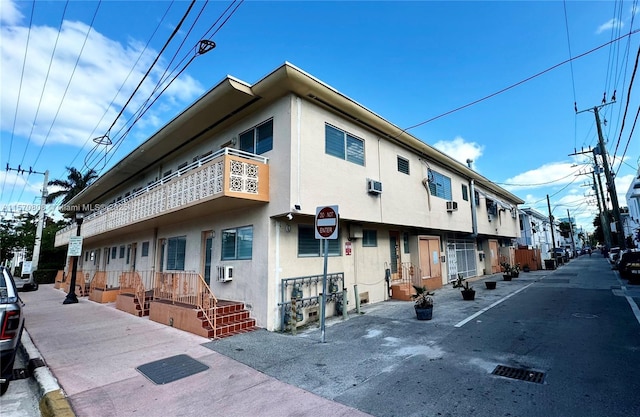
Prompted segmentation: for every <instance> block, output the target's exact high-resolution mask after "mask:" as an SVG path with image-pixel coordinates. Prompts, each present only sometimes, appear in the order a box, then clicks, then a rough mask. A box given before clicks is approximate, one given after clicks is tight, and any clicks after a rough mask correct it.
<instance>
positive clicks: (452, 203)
mask: <svg viewBox="0 0 640 417" xmlns="http://www.w3.org/2000/svg"><path fill="white" fill-rule="evenodd" d="M456 210H458V203H457V202H455V201H447V211H449V212H451V211H456Z"/></svg>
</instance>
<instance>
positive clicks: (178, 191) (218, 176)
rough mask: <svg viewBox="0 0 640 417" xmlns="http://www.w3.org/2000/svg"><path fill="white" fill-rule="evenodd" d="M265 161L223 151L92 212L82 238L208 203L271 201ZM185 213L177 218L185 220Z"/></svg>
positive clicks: (63, 237) (61, 241)
mask: <svg viewBox="0 0 640 417" xmlns="http://www.w3.org/2000/svg"><path fill="white" fill-rule="evenodd" d="M267 162H268V159H267V158H265V157H262V156H259V155H254V154H250V153H247V152H243V151H240V150H237V149H231V148H224V149H221V150H219V151H218V152H215V153H213V154H211V155H209V156H207V157H205V158H202V159H200V160H198V161H196V162H194V163H192V164H190V165H187V166H186V167H184V168H182V169H180V170H178V171H177V172H174V173H173V174H171V175H168V176H166V177H164V178H162V179H161V180H159V181H156V182H155V183H152V184H149V185H148V186H147V187H145V188H143V189H141V190H138V191H137V192H135V193H134V194H132V195H130V196H129V197H127V198H126V199H124V200H122V201H119V202H117V203H114V204H109V205H108V206H103V207H99V206H97V207H92V208H95V209H96V210H94V211H93V212H91V214H89V215H88V216H87V217H85V219H84V223H83V224H82V236H83V237H84V238H88V237H91V236H96V235H100V234H103V233H107V232H110V231H113V230H117V229H120V228H123V227H130V226H132V225H135V224H141V223H142V222H145V221H147V220H151V219H155V218H158V217H160V216H168V215H170V214H171V213H175V212H177V211H179V210H185V209H192V210H196V209H197V207H198V206H200V205H202V204H204V203H207V202H211V201H224V200H228V202H229V204H232V201H233V202H235V203H237V202H238V201H239V202H240V204H242V201H244V202H251V201H253V202H268V201H269V165H267ZM186 214H188V213H180V216H181V217H184V215H186ZM75 231H76V226H75V224H72V225H70V226H68V227H66V228H65V229H62V230H61V231H59V232H58V233H57V234H56V240H55V246H64V245H67V244H68V243H69V237H70V236H72V235H75Z"/></svg>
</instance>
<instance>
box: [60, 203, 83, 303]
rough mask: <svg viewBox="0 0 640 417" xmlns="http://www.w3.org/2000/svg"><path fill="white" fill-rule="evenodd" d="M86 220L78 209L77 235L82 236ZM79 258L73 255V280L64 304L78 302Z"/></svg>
mask: <svg viewBox="0 0 640 417" xmlns="http://www.w3.org/2000/svg"><path fill="white" fill-rule="evenodd" d="M83 220H84V213H82V212H80V211H78V212H76V224H77V225H78V228H77V229H76V236H80V229H81V227H82V221H83ZM78 258H79V256H74V257H73V266H72V267H71V282H70V283H69V293H68V294H67V297H66V298H65V299H64V301H63V302H62V304H75V303H77V302H78V296H77V295H76V275H77V274H78Z"/></svg>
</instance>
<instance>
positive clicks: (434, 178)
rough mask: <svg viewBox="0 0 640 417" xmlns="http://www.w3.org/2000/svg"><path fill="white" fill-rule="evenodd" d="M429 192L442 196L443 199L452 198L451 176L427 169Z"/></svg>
mask: <svg viewBox="0 0 640 417" xmlns="http://www.w3.org/2000/svg"><path fill="white" fill-rule="evenodd" d="M429 192H430V193H431V195H433V196H436V197H440V198H444V199H445V200H452V198H451V178H449V177H447V176H446V175H442V174H441V173H439V172H437V171H434V170H432V169H429Z"/></svg>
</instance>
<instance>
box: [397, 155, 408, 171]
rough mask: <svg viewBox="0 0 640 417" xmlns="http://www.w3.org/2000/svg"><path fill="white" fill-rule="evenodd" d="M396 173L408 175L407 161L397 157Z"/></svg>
mask: <svg viewBox="0 0 640 417" xmlns="http://www.w3.org/2000/svg"><path fill="white" fill-rule="evenodd" d="M398 172H402V173H403V174H407V175H409V160H408V159H405V158H403V157H401V156H399V157H398Z"/></svg>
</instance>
